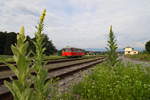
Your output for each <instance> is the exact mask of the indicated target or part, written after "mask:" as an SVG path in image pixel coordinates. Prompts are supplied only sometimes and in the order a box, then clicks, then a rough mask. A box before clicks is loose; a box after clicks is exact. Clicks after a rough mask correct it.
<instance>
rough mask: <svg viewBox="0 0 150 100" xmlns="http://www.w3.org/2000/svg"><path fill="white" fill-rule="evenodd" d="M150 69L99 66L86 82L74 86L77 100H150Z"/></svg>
mask: <svg viewBox="0 0 150 100" xmlns="http://www.w3.org/2000/svg"><path fill="white" fill-rule="evenodd" d="M149 69H150V68H146V69H145V68H143V67H141V66H140V65H133V64H127V66H125V65H124V64H119V65H116V66H115V67H113V68H112V67H109V66H108V65H107V64H102V65H98V66H97V67H96V68H95V69H94V70H93V73H92V74H91V75H90V76H88V77H86V78H85V79H84V81H82V82H80V83H79V84H77V85H74V86H73V90H72V96H74V97H75V98H76V97H77V96H78V97H80V99H75V100H149V99H150V70H149Z"/></svg>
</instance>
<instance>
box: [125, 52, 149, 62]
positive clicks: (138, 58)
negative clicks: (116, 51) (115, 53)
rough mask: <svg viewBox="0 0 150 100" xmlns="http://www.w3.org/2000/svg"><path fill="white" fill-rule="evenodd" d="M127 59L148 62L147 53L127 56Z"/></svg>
mask: <svg viewBox="0 0 150 100" xmlns="http://www.w3.org/2000/svg"><path fill="white" fill-rule="evenodd" d="M127 57H129V58H133V59H137V60H143V61H150V54H148V53H140V54H137V55H127Z"/></svg>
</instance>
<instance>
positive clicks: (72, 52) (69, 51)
mask: <svg viewBox="0 0 150 100" xmlns="http://www.w3.org/2000/svg"><path fill="white" fill-rule="evenodd" d="M84 55H85V51H84V50H83V49H79V48H70V47H68V48H63V49H62V56H67V57H80V56H84Z"/></svg>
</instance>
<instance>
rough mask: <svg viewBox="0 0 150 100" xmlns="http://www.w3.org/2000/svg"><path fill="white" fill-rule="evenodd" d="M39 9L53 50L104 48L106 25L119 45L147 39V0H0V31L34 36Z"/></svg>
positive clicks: (149, 24) (141, 44) (149, 19)
mask: <svg viewBox="0 0 150 100" xmlns="http://www.w3.org/2000/svg"><path fill="white" fill-rule="evenodd" d="M43 9H46V10H47V15H46V19H45V28H44V33H45V34H47V35H48V37H49V38H50V40H52V41H53V43H54V45H55V46H56V48H57V49H60V48H63V47H66V46H71V47H77V48H105V47H107V40H108V33H109V27H110V25H112V26H113V31H114V33H115V36H116V39H117V44H118V46H119V48H124V47H126V46H131V47H134V48H144V45H145V43H146V42H147V41H149V40H150V0H0V31H8V32H19V29H20V27H21V26H24V27H25V31H26V35H29V36H31V37H33V36H34V32H35V31H36V29H35V26H36V25H37V23H38V21H39V16H40V14H41V12H42V10H43Z"/></svg>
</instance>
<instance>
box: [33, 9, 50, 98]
mask: <svg viewBox="0 0 150 100" xmlns="http://www.w3.org/2000/svg"><path fill="white" fill-rule="evenodd" d="M45 16H46V10H44V11H43V12H42V15H41V16H40V22H39V24H38V26H37V27H36V28H37V32H36V33H35V41H34V45H35V47H36V53H35V54H34V56H35V61H34V65H33V66H34V69H35V72H36V76H35V78H34V89H35V95H36V97H37V98H36V100H47V99H48V95H49V90H50V88H49V87H50V86H49V85H50V83H49V81H47V77H48V71H47V70H46V69H45V68H44V65H45V64H44V63H43V62H42V61H43V57H44V54H43V53H44V51H45V48H43V45H44V43H43V40H44V37H43V33H42V32H43V27H44V24H43V23H44V19H45Z"/></svg>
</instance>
